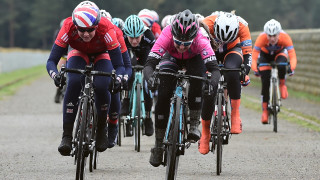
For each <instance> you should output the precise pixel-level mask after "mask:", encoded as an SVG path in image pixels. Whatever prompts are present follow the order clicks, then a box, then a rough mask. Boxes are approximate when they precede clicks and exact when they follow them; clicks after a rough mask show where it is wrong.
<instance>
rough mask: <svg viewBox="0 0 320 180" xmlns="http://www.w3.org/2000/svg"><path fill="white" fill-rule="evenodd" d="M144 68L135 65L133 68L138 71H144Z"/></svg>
mask: <svg viewBox="0 0 320 180" xmlns="http://www.w3.org/2000/svg"><path fill="white" fill-rule="evenodd" d="M143 68H144V66H141V65H134V66H132V69H134V70H136V71H141V70H143Z"/></svg>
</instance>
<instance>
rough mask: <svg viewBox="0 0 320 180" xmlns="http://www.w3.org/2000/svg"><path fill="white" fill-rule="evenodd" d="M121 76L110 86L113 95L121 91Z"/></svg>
mask: <svg viewBox="0 0 320 180" xmlns="http://www.w3.org/2000/svg"><path fill="white" fill-rule="evenodd" d="M121 79H122V78H121V76H118V77H117V78H116V79H113V80H112V85H111V86H110V92H111V93H112V94H117V93H118V92H120V91H121Z"/></svg>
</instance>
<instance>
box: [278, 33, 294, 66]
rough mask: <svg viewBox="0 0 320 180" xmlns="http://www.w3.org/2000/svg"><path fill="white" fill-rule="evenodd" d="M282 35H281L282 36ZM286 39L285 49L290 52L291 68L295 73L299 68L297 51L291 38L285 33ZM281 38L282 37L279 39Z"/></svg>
mask: <svg viewBox="0 0 320 180" xmlns="http://www.w3.org/2000/svg"><path fill="white" fill-rule="evenodd" d="M281 35H282V34H280V36H281ZM283 36H284V37H285V38H284V43H285V47H286V49H287V50H288V54H289V59H290V67H291V70H292V71H294V70H295V69H296V66H297V55H296V51H295V49H294V47H293V42H292V40H291V37H290V36H289V35H288V34H287V33H283ZM279 38H281V37H279Z"/></svg>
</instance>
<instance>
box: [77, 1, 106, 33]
mask: <svg viewBox="0 0 320 180" xmlns="http://www.w3.org/2000/svg"><path fill="white" fill-rule="evenodd" d="M100 19H101V16H100V10H99V8H98V6H97V5H96V4H95V3H93V2H91V1H83V2H81V3H80V4H78V6H77V7H76V8H75V9H74V10H73V12H72V21H73V24H74V25H76V26H79V27H83V28H87V27H92V26H96V25H98V24H99V22H100Z"/></svg>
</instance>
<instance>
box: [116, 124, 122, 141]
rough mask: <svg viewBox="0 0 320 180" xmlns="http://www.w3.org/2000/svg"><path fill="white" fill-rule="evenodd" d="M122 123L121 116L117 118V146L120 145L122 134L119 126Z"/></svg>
mask: <svg viewBox="0 0 320 180" xmlns="http://www.w3.org/2000/svg"><path fill="white" fill-rule="evenodd" d="M121 125H122V118H119V121H118V138H117V144H118V146H121V134H122V131H121V127H122V126H121Z"/></svg>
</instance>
